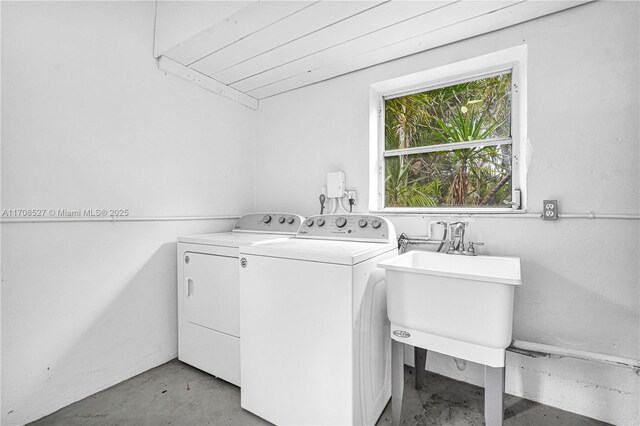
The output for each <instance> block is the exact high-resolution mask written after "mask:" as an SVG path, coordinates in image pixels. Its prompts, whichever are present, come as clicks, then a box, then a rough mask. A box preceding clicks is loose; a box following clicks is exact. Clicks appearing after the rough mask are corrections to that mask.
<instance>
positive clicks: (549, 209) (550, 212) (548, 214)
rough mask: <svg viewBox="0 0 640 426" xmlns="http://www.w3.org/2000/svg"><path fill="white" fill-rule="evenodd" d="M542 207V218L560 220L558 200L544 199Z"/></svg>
mask: <svg viewBox="0 0 640 426" xmlns="http://www.w3.org/2000/svg"><path fill="white" fill-rule="evenodd" d="M542 207H543V208H542V219H544V220H558V200H544V201H543V202H542Z"/></svg>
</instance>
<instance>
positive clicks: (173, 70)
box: [158, 56, 258, 109]
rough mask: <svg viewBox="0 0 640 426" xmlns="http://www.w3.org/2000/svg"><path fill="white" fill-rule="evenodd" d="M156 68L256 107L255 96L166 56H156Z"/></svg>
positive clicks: (248, 105)
mask: <svg viewBox="0 0 640 426" xmlns="http://www.w3.org/2000/svg"><path fill="white" fill-rule="evenodd" d="M158 69H159V70H161V71H164V72H166V73H169V74H172V75H174V76H176V77H179V78H181V79H183V80H187V81H189V82H191V83H193V84H195V85H197V86H200V87H202V88H203V89H205V90H208V91H209V92H212V93H215V94H216V95H220V96H224V97H225V98H227V99H231V100H232V101H236V102H239V103H241V104H242V105H244V106H246V107H248V108H251V109H258V100H257V99H256V98H252V97H251V96H248V95H246V94H244V93H242V92H240V91H238V90H236V89H234V88H233V87H229V86H227V85H225V84H222V83H220V82H219V81H216V80H214V79H212V78H211V77H208V76H206V75H204V74H201V73H199V72H198V71H196V70H192V69H190V68H189V67H185V66H184V65H182V64H179V63H178V62H176V61H174V60H172V59H169V58H167V57H166V56H160V57H159V58H158Z"/></svg>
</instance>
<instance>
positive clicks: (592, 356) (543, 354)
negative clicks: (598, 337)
mask: <svg viewBox="0 0 640 426" xmlns="http://www.w3.org/2000/svg"><path fill="white" fill-rule="evenodd" d="M507 350H508V351H510V352H515V353H519V354H522V355H526V356H530V357H533V358H552V357H554V356H555V357H559V358H563V357H569V358H577V359H584V360H587V361H597V362H603V363H606V364H612V365H617V366H619V367H625V368H631V369H632V370H634V371H635V372H636V374H638V375H640V361H638V360H636V359H631V358H622V357H618V356H614V355H607V354H601V353H597V352H589V351H581V350H578V349H570V348H561V347H559V346H552V345H545V344H542V343H534V342H526V341H524V340H514V341H512V342H511V346H509V347H508V348H507Z"/></svg>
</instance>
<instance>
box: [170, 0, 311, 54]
mask: <svg viewBox="0 0 640 426" xmlns="http://www.w3.org/2000/svg"><path fill="white" fill-rule="evenodd" d="M313 3H314V2H313V1H256V2H253V3H251V4H249V6H247V7H245V8H244V9H241V10H239V11H238V12H236V13H234V14H233V15H231V16H229V17H227V18H225V19H223V20H221V21H218V22H216V23H215V24H213V25H212V26H211V27H209V28H207V29H206V30H204V31H202V32H200V33H198V34H196V35H194V36H193V37H190V38H188V39H186V40H184V41H183V42H182V43H179V44H177V45H176V46H174V47H172V48H171V49H169V50H167V51H166V52H164V53H163V54H162V55H163V56H166V57H168V58H171V59H173V60H174V61H176V62H178V63H181V64H183V65H187V66H189V65H191V64H192V63H194V62H196V61H198V60H200V59H202V58H204V57H206V56H207V55H209V54H211V53H213V52H216V51H218V50H220V49H222V48H224V47H227V46H229V45H232V44H234V43H235V42H237V41H238V40H242V39H243V38H245V37H247V36H248V35H250V34H253V33H254V32H256V31H259V30H261V29H263V28H266V27H268V26H269V25H272V24H274V23H275V22H278V21H279V20H281V19H283V18H285V17H287V16H289V15H292V14H294V13H296V12H298V11H299V10H301V9H304V8H305V7H309V6H311V5H312V4H313Z"/></svg>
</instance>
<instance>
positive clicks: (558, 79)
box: [256, 2, 640, 424]
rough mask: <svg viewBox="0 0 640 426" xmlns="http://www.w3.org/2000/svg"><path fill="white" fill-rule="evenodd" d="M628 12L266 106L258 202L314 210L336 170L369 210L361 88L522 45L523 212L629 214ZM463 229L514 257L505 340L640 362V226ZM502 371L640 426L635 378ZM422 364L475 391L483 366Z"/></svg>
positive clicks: (633, 33)
mask: <svg viewBox="0 0 640 426" xmlns="http://www.w3.org/2000/svg"><path fill="white" fill-rule="evenodd" d="M639 6H640V5H639V4H638V3H637V2H616V3H600V2H597V3H592V4H588V5H585V6H580V7H577V8H575V9H571V10H568V11H565V12H561V13H558V14H555V15H552V16H548V17H544V18H540V19H537V20H534V21H531V22H528V23H524V24H522V25H518V26H515V27H511V28H508V29H504V30H501V31H497V32H494V33H491V34H487V35H484V36H481V37H476V38H473V39H469V40H466V41H462V42H458V43H455V44H451V45H448V46H444V47H441V48H438V49H435V50H432V51H428V52H424V53H421V54H417V55H414V56H411V57H407V58H404V59H401V60H396V61H392V62H389V63H386V64H383V65H379V66H376V67H373V68H370V69H367V70H363V71H360V72H356V73H353V74H349V75H346V76H343V77H339V78H336V79H333V80H329V81H326V82H323V83H319V84H315V85H312V86H309V87H307V88H304V89H301V90H296V91H292V92H290V93H287V94H284V95H281V96H277V97H273V98H270V99H267V100H263V101H261V103H260V111H259V124H258V128H259V134H260V143H259V144H258V145H257V147H256V149H257V152H256V155H257V159H258V161H257V164H256V177H257V179H256V202H257V208H258V209H272V208H280V209H284V210H296V211H300V212H302V214H307V215H309V214H313V213H318V212H319V203H318V198H317V197H318V193H319V188H320V187H321V186H323V185H324V184H325V179H326V173H327V172H329V171H334V170H344V171H345V172H346V175H347V187H348V188H350V189H351V188H353V189H356V190H357V191H358V194H359V197H360V200H359V201H358V205H357V207H358V209H359V210H360V211H364V210H366V206H367V205H368V200H367V196H368V176H369V171H368V167H369V166H368V140H369V135H368V128H369V127H368V124H369V123H368V120H369V117H368V102H369V85H370V84H371V83H374V82H377V81H381V80H386V79H389V78H393V77H397V76H401V75H405V74H409V73H413V72H417V71H421V70H424V69H428V68H431V67H437V66H441V65H444V64H448V63H453V62H457V61H460V60H464V59H467V58H471V57H475V56H479V55H482V54H485V53H489V52H493V51H496V50H500V49H504V48H508V47H511V46H516V45H520V44H522V43H526V44H527V45H528V48H529V54H528V64H529V65H528V67H529V68H528V84H529V92H528V111H529V115H528V128H529V139H530V142H531V146H532V152H531V163H530V167H529V173H528V179H529V188H528V189H529V194H528V202H529V206H530V211H533V212H539V211H540V210H541V209H542V200H543V199H558V200H559V206H560V212H561V213H563V212H564V213H586V212H587V211H595V212H596V213H601V214H606V213H610V214H636V215H637V214H639V213H640V177H639V173H638V169H639V166H638V165H639V164H640V158H639V153H640V146H639V139H640V130H639V120H638V117H639V114H640V111H639V102H638V93H639V90H640V84H639V78H640V77H639V74H638V69H640V62H639V52H638V47H639V40H640V30H639V28H640V22H639V12H640V10H639ZM279 164H280V165H284V167H277V166H275V165H279ZM390 219H391V220H392V221H393V222H394V224H395V225H396V228H397V231H398V232H406V233H408V234H413V235H424V234H425V233H426V227H427V224H428V222H429V221H430V220H438V219H440V217H426V216H403V217H402V216H400V217H398V216H394V217H390ZM465 220H467V219H465ZM468 220H469V221H470V222H471V225H470V231H469V237H470V239H471V240H472V241H484V242H485V244H486V245H485V246H484V247H482V250H481V251H482V252H483V253H484V254H493V255H514V256H520V257H521V259H522V269H523V279H524V283H525V284H524V286H523V287H521V288H519V289H518V291H517V295H516V300H515V314H514V332H513V335H514V338H516V339H520V340H529V341H534V342H540V343H546V344H551V345H558V346H563V347H569V348H575V349H581V350H587V351H594V352H601V353H607V354H611V355H617V356H621V357H628V358H635V359H638V358H640V344H639V343H640V342H639V338H640V337H639V336H640V315H639V303H640V293H639V281H640V278H639V265H638V259H639V258H640V252H639V240H640V228H639V223H638V221H629V220H604V219H603V220H589V219H561V220H559V221H558V222H555V223H549V222H543V221H542V220H541V219H535V218H513V217H511V218H473V217H472V218H470V219H468ZM507 362H508V370H507V391H508V392H510V393H513V394H517V395H523V396H524V397H526V398H528V399H533V400H537V401H540V402H543V403H545V404H549V405H553V406H557V407H560V408H563V409H566V410H570V411H574V412H578V413H581V414H584V415H587V416H590V417H595V418H598V419H601V420H604V421H607V422H611V423H616V424H638V423H639V422H640V419H639V418H638V416H639V414H638V400H639V398H640V377H639V376H638V375H637V374H636V373H634V372H633V371H631V370H628V369H622V368H617V367H611V366H606V365H603V364H598V363H593V362H588V361H580V360H574V359H552V360H541V359H531V358H526V357H523V356H520V355H515V354H509V356H508V359H507ZM429 368H430V369H433V370H435V371H438V372H440V373H443V374H446V375H448V376H452V377H455V378H459V379H462V380H466V381H469V382H472V383H476V384H481V383H482V381H483V379H482V369H481V368H480V366H478V365H471V364H469V365H467V367H466V368H465V369H464V370H463V371H459V370H458V369H456V367H455V365H454V363H453V362H452V361H451V359H449V358H448V357H444V356H440V355H438V354H430V355H429Z"/></svg>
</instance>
